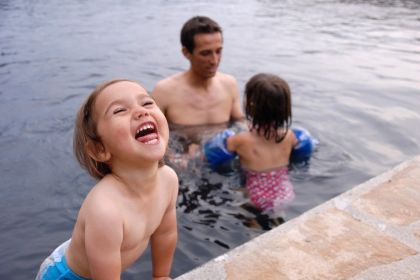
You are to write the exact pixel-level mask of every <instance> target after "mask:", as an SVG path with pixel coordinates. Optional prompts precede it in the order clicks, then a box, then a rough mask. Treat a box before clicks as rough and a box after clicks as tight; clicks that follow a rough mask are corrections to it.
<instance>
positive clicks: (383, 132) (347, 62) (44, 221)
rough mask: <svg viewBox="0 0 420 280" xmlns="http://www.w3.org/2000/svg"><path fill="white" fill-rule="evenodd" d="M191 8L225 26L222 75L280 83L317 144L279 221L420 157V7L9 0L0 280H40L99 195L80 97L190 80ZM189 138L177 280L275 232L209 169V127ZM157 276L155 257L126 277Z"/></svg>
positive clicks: (0, 100)
mask: <svg viewBox="0 0 420 280" xmlns="http://www.w3.org/2000/svg"><path fill="white" fill-rule="evenodd" d="M197 11H199V13H200V14H204V15H208V16H210V17H212V18H214V19H216V21H218V22H219V23H220V24H221V26H222V27H223V29H224V49H223V59H222V64H221V70H222V71H224V72H227V73H229V74H232V75H234V76H235V77H237V79H238V85H239V87H240V90H241V91H243V87H244V84H245V82H246V81H247V80H248V79H249V78H250V77H251V76H253V75H254V74H256V73H257V72H272V73H274V74H278V75H279V76H281V77H283V78H284V79H285V80H287V81H288V83H289V84H290V86H291V89H292V95H293V125H296V126H302V127H305V128H307V129H308V130H309V131H310V132H311V133H312V134H313V135H314V136H315V137H316V138H317V139H319V140H320V145H319V147H318V151H317V152H316V153H315V154H314V156H313V157H312V159H311V162H310V165H309V166H306V167H304V168H301V167H293V166H292V167H291V169H290V177H291V180H292V182H293V184H294V187H295V193H296V198H295V200H294V201H293V203H291V204H290V206H289V207H288V208H287V209H286V213H285V219H286V220H289V219H291V218H294V217H296V216H298V215H300V214H301V213H302V212H304V211H306V210H308V209H311V208H312V207H314V206H316V205H318V204H320V203H322V202H324V201H326V200H327V199H330V198H332V197H334V196H336V195H338V194H340V193H342V192H343V191H346V190H348V189H349V188H351V187H353V186H354V185H356V184H359V183H361V182H363V181H365V180H367V179H369V178H371V177H373V176H375V175H377V174H379V173H382V172H384V171H386V170H387V169H389V168H391V167H393V166H395V165H396V164H398V163H400V162H401V161H403V160H407V159H409V158H411V157H412V156H413V155H416V154H419V150H420V144H419V141H418V139H420V129H418V128H419V123H420V116H419V111H418V108H419V107H420V99H419V98H418V96H419V93H420V90H419V89H420V81H419V78H418V77H419V74H420V50H419V48H418V46H419V42H420V18H419V12H420V2H419V1H416V0H398V1H394V0H374V1H373V0H369V1H367V0H301V1H274V0H234V1H229V3H227V2H226V1H223V0H214V1H211V3H210V2H208V1H188V0H187V1H182V2H180V1H145V0H140V1H137V0H128V1H110V0H106V1H95V0H92V1H52V0H44V1H32V0H13V1H12V0H3V1H0V111H1V112H2V118H0V136H1V137H0V174H1V178H2V183H1V193H2V195H3V201H2V203H1V204H0V213H1V214H0V215H1V216H0V221H1V223H0V240H1V241H0V267H1V269H0V279H8V280H14V279H18V280H20V279H33V278H34V276H35V273H36V270H37V268H38V266H39V264H40V262H41V261H42V259H43V258H44V257H45V256H47V254H49V252H50V251H51V250H52V249H53V248H54V247H55V246H57V245H58V244H60V243H61V242H62V241H63V240H65V239H67V238H68V237H69V236H70V234H71V230H72V227H73V223H74V221H75V218H76V215H77V211H78V209H79V206H80V204H81V202H82V200H83V199H84V197H85V195H86V193H87V192H88V190H89V189H90V187H91V186H92V185H93V184H94V181H93V180H92V179H91V178H89V177H88V175H87V174H86V173H85V172H83V171H82V170H81V169H80V167H79V166H78V165H77V163H76V161H75V160H74V157H73V154H72V137H73V125H74V118H75V114H76V111H77V109H78V108H79V106H80V104H81V103H82V101H83V100H84V98H85V97H86V95H87V94H88V93H89V92H90V91H91V90H92V89H93V88H94V86H95V85H96V84H99V83H100V82H102V81H104V80H108V79H114V78H127V79H133V80H138V81H140V82H141V83H142V84H143V85H144V86H145V88H146V89H149V90H151V89H152V88H153V87H154V85H155V84H156V82H157V81H158V80H160V79H161V78H163V77H166V76H168V75H171V74H173V73H174V72H177V71H182V70H184V69H186V68H187V67H188V65H187V62H186V60H185V58H184V57H183V56H182V54H181V51H180V45H179V31H180V28H181V26H182V24H183V23H184V22H185V20H187V19H188V18H190V17H191V16H193V15H195V14H197ZM214 129H215V130H217V129H218V128H214ZM194 130H197V128H194ZM194 130H193V131H190V132H186V133H188V135H189V137H192V138H193V140H194V141H192V142H193V144H194V143H195V145H192V146H191V145H187V144H188V142H187V143H185V142H184V143H183V142H182V141H183V140H182V135H180V134H178V135H177V134H176V133H174V135H173V137H174V139H176V138H177V137H178V140H179V142H177V141H178V140H177V141H173V143H171V145H174V146H172V147H171V148H174V153H173V157H172V158H170V161H169V162H171V160H172V163H170V164H173V166H174V168H176V169H178V173H179V174H180V181H181V186H180V195H179V201H178V204H179V205H178V224H179V242H178V247H177V251H176V256H175V260H174V268H173V275H174V276H177V275H180V274H182V273H184V272H186V271H188V270H190V269H192V268H193V267H195V266H197V265H200V264H202V263H204V262H206V261H208V260H210V259H211V258H214V257H216V256H218V255H221V254H223V253H225V252H226V251H227V250H230V249H232V248H234V247H236V246H238V245H239V244H241V243H243V242H245V241H247V240H249V239H251V238H253V237H255V236H257V235H259V234H261V232H263V230H262V229H261V227H265V226H274V225H275V224H276V223H280V222H282V221H268V222H269V223H272V224H267V223H266V224H264V223H265V222H267V219H265V217H263V216H259V213H255V212H254V209H252V208H249V207H248V205H247V204H246V199H247V198H246V196H244V194H243V192H242V187H243V176H242V175H241V173H240V170H239V166H238V163H237V162H233V163H232V165H231V166H228V167H227V168H226V169H225V170H221V171H223V172H219V173H217V172H210V170H209V168H208V167H207V166H206V165H205V163H204V162H203V161H202V156H201V155H200V145H199V142H200V141H199V139H194V138H197V137H196V136H200V137H199V138H202V137H204V138H206V137H208V136H207V135H206V133H207V134H212V133H213V129H208V131H206V130H204V131H203V130H202V131H199V132H197V131H195V132H194ZM176 143H178V144H176ZM179 143H183V144H179ZM186 147H188V148H186ZM189 147H191V148H189ZM179 152H182V154H185V153H187V154H188V155H190V156H188V157H187V160H185V157H184V156H181V157H179V156H177V153H179ZM168 156H169V157H170V156H171V155H170V154H169V155H168ZM261 225H263V226H261ZM150 273H151V263H150V252H149V251H148V252H146V254H145V256H144V258H142V259H141V260H140V261H139V262H137V263H136V264H135V265H134V266H133V267H132V268H130V269H129V270H128V271H127V272H126V273H125V274H124V277H123V279H138V278H141V279H143V278H145V279H148V278H150Z"/></svg>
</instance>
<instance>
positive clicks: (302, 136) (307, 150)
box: [290, 127, 319, 162]
mask: <svg viewBox="0 0 420 280" xmlns="http://www.w3.org/2000/svg"><path fill="white" fill-rule="evenodd" d="M292 131H293V133H294V134H295V136H296V139H297V140H298V142H297V144H296V145H295V146H294V148H293V150H292V153H291V155H290V161H292V162H302V161H307V160H308V159H309V158H310V157H311V155H312V152H313V151H314V149H315V147H316V145H317V144H318V143H319V142H318V140H316V139H315V138H313V137H312V136H311V134H310V133H309V131H307V130H306V129H304V128H301V127H293V128H292Z"/></svg>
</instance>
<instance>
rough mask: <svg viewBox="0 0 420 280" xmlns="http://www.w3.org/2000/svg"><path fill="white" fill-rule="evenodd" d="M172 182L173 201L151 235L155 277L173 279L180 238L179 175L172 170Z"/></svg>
mask: <svg viewBox="0 0 420 280" xmlns="http://www.w3.org/2000/svg"><path fill="white" fill-rule="evenodd" d="M170 174H171V175H170V177H171V178H170V184H171V185H172V186H171V188H172V190H173V192H172V197H171V202H170V205H169V206H168V208H167V210H166V213H165V215H164V216H163V219H162V221H161V223H160V225H159V227H158V228H157V229H156V231H155V232H154V233H153V235H152V237H151V248H152V263H153V279H154V280H155V279H156V280H157V279H159V280H160V279H162V280H163V279H171V278H170V276H169V275H170V272H171V267H172V261H173V256H174V253H175V249H176V243H177V239H178V232H177V222H176V200H177V198H178V177H177V176H176V174H175V172H174V171H173V170H172V169H171V170H170Z"/></svg>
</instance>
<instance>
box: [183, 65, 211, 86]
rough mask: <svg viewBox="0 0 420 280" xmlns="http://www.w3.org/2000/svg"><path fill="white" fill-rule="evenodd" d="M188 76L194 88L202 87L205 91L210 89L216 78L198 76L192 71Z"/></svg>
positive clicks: (188, 72) (187, 73)
mask: <svg viewBox="0 0 420 280" xmlns="http://www.w3.org/2000/svg"><path fill="white" fill-rule="evenodd" d="M186 76H187V78H188V80H189V81H190V83H191V85H192V86H194V87H200V88H203V89H207V88H209V87H210V85H211V84H212V82H213V78H214V77H209V78H208V77H202V76H200V75H197V74H196V73H195V72H194V71H192V70H191V69H190V70H188V71H187V72H186Z"/></svg>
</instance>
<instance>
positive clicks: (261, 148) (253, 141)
mask: <svg viewBox="0 0 420 280" xmlns="http://www.w3.org/2000/svg"><path fill="white" fill-rule="evenodd" d="M295 144H296V137H295V135H294V133H293V132H292V131H291V130H290V129H289V130H288V132H287V134H286V136H285V137H284V139H283V140H282V141H281V142H280V143H277V142H276V141H275V139H274V138H272V139H269V140H267V139H266V138H264V137H263V136H261V135H259V134H257V133H256V132H255V131H246V132H242V133H238V134H236V135H234V136H232V137H230V138H229V140H228V149H229V150H235V151H236V152H237V153H238V155H239V158H240V162H241V166H242V167H243V168H245V169H250V170H254V171H263V170H269V169H275V168H279V167H284V166H287V165H288V164H289V158H290V153H291V151H292V149H293V146H294V145H295Z"/></svg>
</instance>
